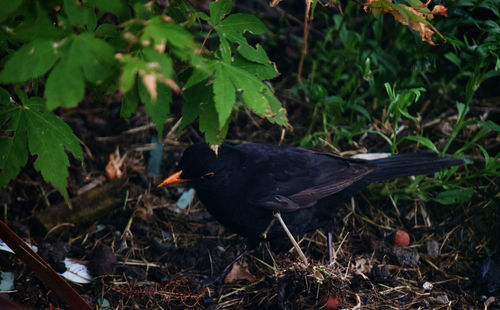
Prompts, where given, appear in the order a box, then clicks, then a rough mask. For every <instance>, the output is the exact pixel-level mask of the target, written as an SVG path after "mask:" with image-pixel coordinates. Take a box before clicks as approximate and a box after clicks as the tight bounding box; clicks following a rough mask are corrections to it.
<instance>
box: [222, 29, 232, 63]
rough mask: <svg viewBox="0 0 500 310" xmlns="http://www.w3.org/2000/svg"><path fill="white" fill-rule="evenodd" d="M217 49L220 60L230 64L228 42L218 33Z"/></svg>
mask: <svg viewBox="0 0 500 310" xmlns="http://www.w3.org/2000/svg"><path fill="white" fill-rule="evenodd" d="M219 41H220V44H219V50H220V55H221V58H222V60H223V61H224V62H225V63H227V64H230V63H231V46H230V45H229V42H228V41H227V40H226V39H225V38H224V37H223V36H221V35H220V34H219Z"/></svg>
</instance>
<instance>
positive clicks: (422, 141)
mask: <svg viewBox="0 0 500 310" xmlns="http://www.w3.org/2000/svg"><path fill="white" fill-rule="evenodd" d="M403 140H412V141H416V142H418V143H420V144H422V145H424V146H426V147H427V148H429V149H431V150H432V151H434V152H436V153H439V151H438V149H437V148H436V146H435V145H434V143H432V141H431V140H429V139H428V138H426V137H420V136H406V137H404V138H403V139H401V141H403ZM401 141H400V142H401Z"/></svg>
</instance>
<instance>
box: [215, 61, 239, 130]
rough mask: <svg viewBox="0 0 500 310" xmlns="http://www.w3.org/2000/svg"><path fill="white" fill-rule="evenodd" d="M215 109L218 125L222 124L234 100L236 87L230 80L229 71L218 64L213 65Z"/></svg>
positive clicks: (226, 118) (229, 112) (228, 114)
mask: <svg viewBox="0 0 500 310" xmlns="http://www.w3.org/2000/svg"><path fill="white" fill-rule="evenodd" d="M213 89H214V101H215V109H216V110H217V114H218V116H219V126H220V125H221V124H222V125H224V124H225V123H226V121H227V120H228V118H229V116H230V115H231V111H232V109H233V105H234V103H235V101H236V89H235V88H234V86H233V83H232V82H231V77H230V73H228V72H227V70H225V66H223V65H221V64H219V65H217V66H216V67H215V80H214V84H213Z"/></svg>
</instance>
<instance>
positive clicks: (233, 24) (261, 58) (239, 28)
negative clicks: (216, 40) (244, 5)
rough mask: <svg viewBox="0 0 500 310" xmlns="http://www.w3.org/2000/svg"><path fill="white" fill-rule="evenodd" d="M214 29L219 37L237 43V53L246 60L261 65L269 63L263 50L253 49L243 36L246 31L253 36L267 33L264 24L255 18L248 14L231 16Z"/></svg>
mask: <svg viewBox="0 0 500 310" xmlns="http://www.w3.org/2000/svg"><path fill="white" fill-rule="evenodd" d="M215 29H216V30H217V33H218V34H219V37H223V38H225V39H227V40H229V41H231V42H234V43H238V44H239V47H238V51H239V53H240V54H241V55H242V56H243V57H245V58H246V59H248V60H250V61H254V62H258V63H261V64H268V63H269V58H268V57H267V54H266V52H265V51H264V49H263V48H262V47H261V46H259V45H257V47H255V48H253V47H252V46H250V45H249V44H248V42H247V39H246V38H245V37H244V36H243V34H244V33H245V32H246V31H248V32H251V33H253V34H261V33H264V32H267V31H268V30H267V27H266V26H265V25H264V23H262V22H261V21H260V20H259V19H258V18H257V17H255V16H253V15H249V14H240V13H238V14H232V15H229V16H228V17H227V18H226V19H224V20H223V21H222V22H220V23H219V24H218V25H217V26H215Z"/></svg>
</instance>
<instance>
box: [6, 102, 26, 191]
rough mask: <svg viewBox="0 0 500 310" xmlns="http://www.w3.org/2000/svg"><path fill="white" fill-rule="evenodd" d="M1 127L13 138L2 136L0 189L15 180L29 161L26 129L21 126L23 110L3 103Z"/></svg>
mask: <svg viewBox="0 0 500 310" xmlns="http://www.w3.org/2000/svg"><path fill="white" fill-rule="evenodd" d="M2 103H3V104H5V105H4V106H2V113H0V126H2V128H3V130H5V131H6V132H10V131H12V133H13V134H12V137H1V136H0V187H4V186H6V185H7V184H9V182H10V181H11V180H13V179H14V178H15V177H16V176H17V175H18V174H19V171H20V170H21V167H23V166H24V165H26V162H27V161H28V147H27V139H26V129H25V128H24V127H23V124H21V118H22V115H23V110H22V109H21V108H20V107H18V106H16V105H14V104H12V103H9V102H2Z"/></svg>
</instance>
